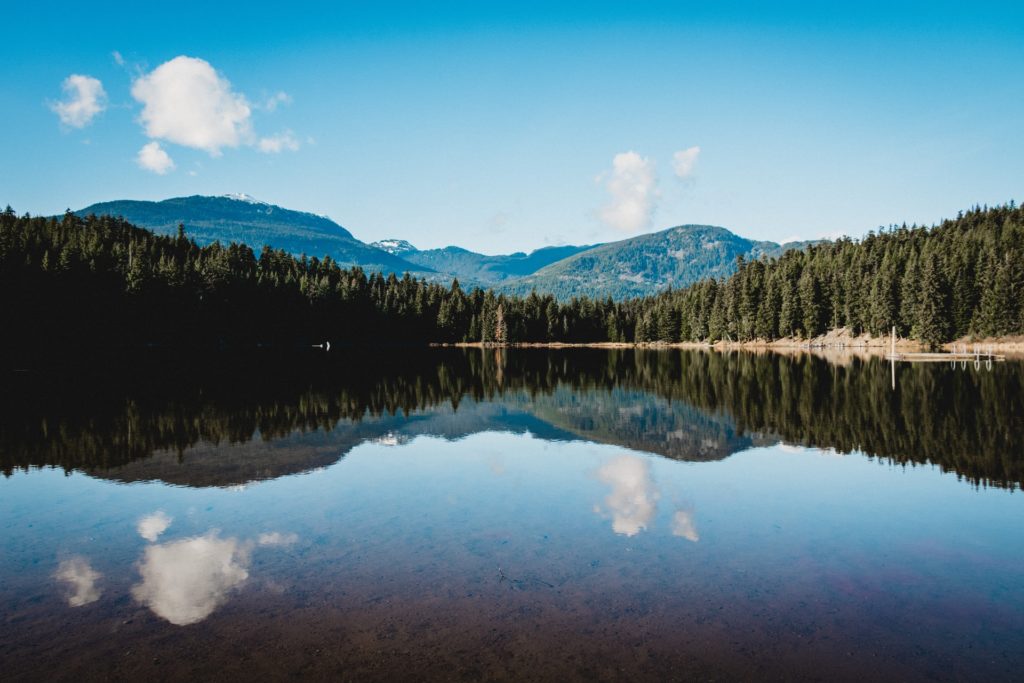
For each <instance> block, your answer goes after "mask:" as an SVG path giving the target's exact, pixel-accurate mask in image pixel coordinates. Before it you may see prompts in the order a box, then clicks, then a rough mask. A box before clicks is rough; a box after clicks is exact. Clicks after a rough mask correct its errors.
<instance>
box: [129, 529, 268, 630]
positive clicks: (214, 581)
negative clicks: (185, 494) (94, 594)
mask: <svg viewBox="0 0 1024 683" xmlns="http://www.w3.org/2000/svg"><path fill="white" fill-rule="evenodd" d="M251 547H252V543H251V542H249V543H245V542H239V541H238V539H235V538H220V537H218V535H217V532H216V531H211V532H209V533H207V534H206V535H204V536H196V537H195V538H186V539H184V540H181V541H173V542H171V543H163V544H160V545H151V546H148V547H147V548H146V552H145V554H144V555H143V557H142V562H141V563H140V564H139V574H141V576H142V583H140V584H136V585H135V586H133V587H132V595H133V596H135V599H136V600H138V601H139V602H141V603H143V604H145V605H147V606H148V607H149V608H150V609H151V610H153V612H154V613H156V614H157V616H160V617H163V618H164V619H166V620H167V621H169V622H171V623H172V624H177V625H179V626H183V625H185V624H194V623H196V622H198V621H202V620H203V619H205V618H206V617H208V616H209V615H210V614H211V613H212V612H213V610H215V609H216V608H217V607H218V606H220V605H221V604H222V603H223V602H224V600H225V599H226V598H227V593H228V591H230V590H231V589H232V588H235V587H237V586H239V585H241V584H242V583H243V582H244V581H245V580H246V579H247V578H249V571H248V568H249V559H250V552H249V551H250V549H251Z"/></svg>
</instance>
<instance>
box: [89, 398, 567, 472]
mask: <svg viewBox="0 0 1024 683" xmlns="http://www.w3.org/2000/svg"><path fill="white" fill-rule="evenodd" d="M492 430H498V431H511V432H516V433H525V432H527V431H529V432H531V433H533V434H536V435H538V436H540V437H541V438H549V439H565V438H571V435H570V434H567V433H565V432H562V431H560V430H558V429H555V428H552V427H551V426H549V425H546V424H544V423H543V422H540V421H538V420H537V419H535V418H533V417H532V416H530V415H528V414H525V413H523V412H521V411H518V410H514V409H509V408H508V407H507V406H505V405H502V404H499V403H480V402H476V401H468V402H465V403H463V404H461V405H460V406H459V408H458V410H455V409H454V408H452V407H451V406H442V407H440V408H426V409H424V410H422V411H419V412H416V413H413V414H410V415H408V416H406V415H403V414H396V415H390V414H385V415H379V416H373V415H368V416H366V417H365V418H363V419H361V420H358V421H352V420H347V419H342V420H340V421H339V422H337V423H336V424H334V425H333V426H332V427H329V428H325V429H320V430H316V431H295V432H293V433H291V434H288V435H286V436H283V437H279V438H275V439H263V438H259V436H258V435H254V438H253V439H250V440H247V441H237V442H232V443H221V444H215V443H211V442H208V441H200V442H198V443H196V444H195V445H193V446H190V447H188V448H186V449H183V450H182V451H169V450H166V449H163V450H156V451H154V452H153V454H152V455H150V456H148V457H143V458H140V459H138V460H132V461H130V462H127V463H124V464H122V465H117V466H114V467H106V468H103V467H100V468H86V469H85V471H86V472H88V473H89V474H90V475H93V476H98V477H102V478H105V479H114V480H117V481H123V482H132V481H155V480H160V481H165V482H167V483H170V484H179V485H184V486H232V485H238V484H246V483H249V482H253V481H260V480H265V479H274V478H277V477H282V476H286V475H289V474H298V473H301V472H308V471H310V470H313V469H316V468H319V467H327V466H329V465H333V464H334V463H336V462H337V461H339V460H340V459H342V458H343V457H344V456H345V454H346V453H348V452H349V451H350V450H352V449H353V448H355V447H356V446H358V445H359V444H361V443H364V442H367V441H378V442H381V443H394V444H396V445H397V444H398V443H402V442H404V441H407V440H408V439H410V438H413V437H415V436H418V435H420V434H430V435H434V436H441V437H445V438H449V439H457V438H461V437H464V436H467V435H469V434H475V433H477V432H482V431H492Z"/></svg>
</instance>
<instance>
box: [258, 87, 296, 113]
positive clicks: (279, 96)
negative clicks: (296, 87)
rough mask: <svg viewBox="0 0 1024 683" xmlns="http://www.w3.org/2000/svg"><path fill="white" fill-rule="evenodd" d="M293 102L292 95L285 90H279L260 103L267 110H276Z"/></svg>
mask: <svg viewBox="0 0 1024 683" xmlns="http://www.w3.org/2000/svg"><path fill="white" fill-rule="evenodd" d="M291 103H292V96H291V95H289V94H288V93H286V92H284V91H283V90H279V91H278V92H276V93H274V94H273V95H271V96H270V97H268V98H267V99H265V100H263V102H262V103H260V108H261V109H263V110H265V111H275V110H276V109H277V108H278V107H279V106H281V105H289V104H291Z"/></svg>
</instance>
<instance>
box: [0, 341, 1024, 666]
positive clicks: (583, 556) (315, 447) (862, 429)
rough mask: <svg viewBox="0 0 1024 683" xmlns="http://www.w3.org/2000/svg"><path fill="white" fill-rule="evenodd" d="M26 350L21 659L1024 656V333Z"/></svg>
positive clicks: (201, 662)
mask: <svg viewBox="0 0 1024 683" xmlns="http://www.w3.org/2000/svg"><path fill="white" fill-rule="evenodd" d="M126 366H130V367H131V369H130V370H125V369H122V370H120V371H117V372H101V371H99V370H94V371H92V372H90V373H83V375H82V376H76V375H74V374H73V373H69V372H59V373H58V372H53V373H42V374H40V373H12V374H9V375H8V383H7V388H6V389H5V392H4V394H5V395H4V398H3V415H2V416H0V466H2V468H3V473H4V476H3V477H2V478H0V549H2V554H0V670H2V671H3V672H4V673H3V678H4V679H5V680H59V679H64V680H82V679H100V678H102V679H108V678H130V679H152V680H159V679H171V678H193V679H207V678H224V679H232V678H259V679H261V680H276V679H285V678H296V677H321V678H327V677H329V678H332V679H340V680H348V679H351V680H356V679H358V680H385V679H395V678H414V679H421V680H422V679H445V680H492V679H505V680H511V679H515V680H524V679H538V680H565V679H587V680H590V679H597V680H624V679H626V680H659V681H660V680H692V679H711V678H713V679H758V680H761V679H786V680H795V679H801V680H803V679H806V680H882V679H886V680H963V679H975V680H987V681H988V680H1007V681H1009V680H1020V676H1021V671H1022V666H1024V495H1022V493H1021V491H1020V486H1021V484H1022V483H1024V363H1020V362H1008V363H1002V364H996V365H995V366H994V367H993V368H992V369H991V370H988V369H986V368H985V367H984V366H982V367H981V368H979V369H974V368H973V367H972V366H971V365H968V366H967V367H965V368H961V367H960V366H957V367H956V368H950V367H949V366H948V365H946V364H931V365H910V364H902V365H899V366H897V368H896V378H895V380H896V384H895V388H893V386H892V383H891V382H892V380H891V377H890V370H891V369H890V366H889V365H888V364H887V363H886V362H884V361H882V360H880V359H877V358H873V359H872V358H859V357H852V356H851V357H841V358H836V359H830V360H826V359H823V358H819V357H814V356H810V355H793V356H789V355H779V354H755V353H747V352H733V353H718V352H708V351H688V350H632V349H628V350H596V349H570V350H543V349H522V350H501V349H483V350H481V349H466V350H456V349H434V350H429V351H402V352H391V353H386V354H385V353H380V354H371V353H365V352H356V351H351V350H344V349H342V350H332V351H331V352H330V354H319V355H310V356H309V357H303V358H300V359H292V360H290V361H289V360H288V359H281V358H272V359H271V358H263V357H254V358H247V359H243V360H240V359H232V360H231V361H221V360H218V359H214V360H212V361H209V362H207V363H205V364H203V365H202V366H201V367H199V366H194V365H192V366H188V367H183V366H181V365H179V364H176V362H174V361H172V360H169V359H162V358H150V359H147V360H144V361H139V362H138V363H131V364H129V363H126Z"/></svg>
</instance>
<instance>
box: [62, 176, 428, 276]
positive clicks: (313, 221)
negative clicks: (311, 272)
mask: <svg viewBox="0 0 1024 683" xmlns="http://www.w3.org/2000/svg"><path fill="white" fill-rule="evenodd" d="M75 213H76V214H78V215H79V216H87V215H89V214H96V215H103V214H109V215H112V216H121V217H123V218H124V219H125V220H127V221H129V222H130V223H134V224H135V225H138V226H139V227H142V228H147V229H149V230H152V231H153V232H156V233H159V234H163V235H173V234H175V233H176V232H177V230H178V225H179V224H184V226H185V232H186V234H187V235H188V236H189V237H191V238H192V239H194V240H195V241H196V242H197V243H199V244H201V245H202V244H212V243H213V242H217V241H220V242H222V243H223V244H227V243H229V242H244V243H245V244H247V245H248V246H249V247H251V248H252V249H253V250H254V251H256V252H257V254H258V253H259V251H260V249H262V247H263V245H267V244H268V245H270V246H271V247H273V248H275V249H284V250H285V251H286V252H288V253H291V254H295V255H299V254H306V255H308V256H316V257H318V258H323V257H324V255H329V256H330V257H331V258H332V259H334V260H336V261H337V262H338V263H340V264H343V265H346V266H354V265H358V266H362V267H363V268H364V269H366V270H371V271H376V270H380V271H383V272H385V273H399V274H401V273H404V272H406V271H409V272H412V273H414V274H417V275H425V274H427V273H429V272H430V271H429V270H428V269H424V268H423V267H422V266H417V265H415V264H413V263H410V262H408V261H405V260H404V259H402V258H401V257H399V256H396V255H394V254H391V253H388V252H386V251H383V250H381V249H377V248H376V247H372V246H370V245H368V244H366V243H364V242H361V241H359V240H358V239H356V238H355V237H353V236H352V233H350V232H349V231H348V230H346V229H345V228H343V227H341V226H340V225H338V224H337V223H335V222H334V221H332V220H331V219H330V218H327V217H326V216H320V215H317V214H314V213H308V212H305V211H293V210H291V209H285V208H282V207H280V206H275V205H273V204H268V203H266V202H261V201H258V200H256V199H254V198H252V197H250V196H248V195H225V196H222V197H205V196H201V195H195V196H191V197H175V198H173V199H165V200H163V201H160V202H150V201H134V200H118V201H112V202H101V203H99V204H93V205H91V206H87V207H85V208H84V209H81V210H79V211H75Z"/></svg>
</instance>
